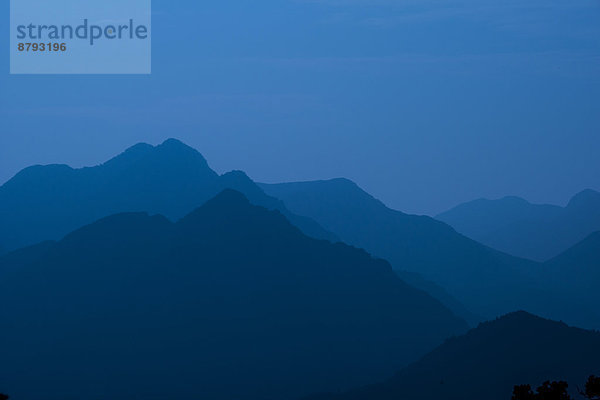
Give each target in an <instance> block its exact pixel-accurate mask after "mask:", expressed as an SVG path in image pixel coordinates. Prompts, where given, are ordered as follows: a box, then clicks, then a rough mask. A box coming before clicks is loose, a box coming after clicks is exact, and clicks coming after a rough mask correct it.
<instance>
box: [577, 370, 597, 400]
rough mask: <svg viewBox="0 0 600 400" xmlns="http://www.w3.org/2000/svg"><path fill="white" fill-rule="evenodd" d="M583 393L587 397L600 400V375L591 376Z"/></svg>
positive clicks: (591, 399)
mask: <svg viewBox="0 0 600 400" xmlns="http://www.w3.org/2000/svg"><path fill="white" fill-rule="evenodd" d="M581 394H582V395H583V396H584V397H585V398H586V399H590V400H600V376H594V375H592V376H590V377H589V378H588V380H587V382H586V384H585V392H583V393H581Z"/></svg>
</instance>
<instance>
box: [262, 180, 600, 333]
mask: <svg viewBox="0 0 600 400" xmlns="http://www.w3.org/2000/svg"><path fill="white" fill-rule="evenodd" d="M261 187H262V188H263V189H264V190H265V191H266V192H267V193H268V194H270V195H272V196H275V197H277V198H279V199H281V200H283V202H284V203H285V204H286V206H287V207H288V208H289V209H290V210H291V211H292V212H294V213H296V214H299V215H304V216H307V217H310V218H312V219H314V220H315V221H317V222H318V223H319V224H321V225H322V226H323V227H324V228H325V229H327V230H330V231H331V232H334V233H335V234H337V235H338V236H339V237H340V238H341V239H342V240H344V241H345V242H346V243H349V244H352V245H354V246H358V247H362V248H364V249H366V250H367V251H369V252H370V253H371V254H374V255H376V256H378V257H382V258H384V259H386V260H388V261H390V263H391V264H392V266H393V267H394V268H395V269H397V270H406V271H410V272H416V273H419V274H421V275H422V276H423V277H424V278H425V279H426V280H429V281H433V282H434V283H435V284H437V285H440V286H441V287H443V288H444V289H446V291H447V292H448V294H449V295H451V296H452V297H454V298H456V299H458V301H459V302H460V303H462V304H464V306H466V308H467V309H468V310H469V311H470V312H472V313H474V314H476V315H481V316H484V317H487V318H493V317H496V316H498V315H502V314H505V313H508V312H511V311H514V310H518V309H525V310H527V311H529V312H534V313H536V314H540V315H542V316H544V317H549V318H553V319H556V320H564V321H567V322H569V323H572V324H576V325H580V326H584V327H592V328H600V315H599V313H598V312H597V310H596V307H595V306H594V305H593V304H589V303H587V302H583V303H582V302H581V301H580V299H575V298H572V296H571V295H570V294H562V293H560V292H559V291H557V290H555V288H554V287H553V285H549V284H548V282H547V277H546V275H547V271H546V267H545V266H544V265H543V264H539V263H536V262H533V261H530V260H526V259H521V258H517V257H513V256H510V255H508V254H505V253H502V252H499V251H497V250H494V249H491V248H489V247H487V246H484V245H482V244H480V243H478V242H476V241H474V240H472V239H469V238H467V237H465V236H463V235H461V234H459V233H457V232H456V231H455V230H454V229H453V228H452V227H450V226H449V225H447V224H445V223H443V222H440V221H437V220H435V219H433V218H430V217H426V216H415V215H408V214H404V213H402V212H399V211H396V210H392V209H390V208H388V207H386V206H385V205H384V204H383V203H382V202H380V201H379V200H377V199H375V198H373V197H372V196H371V195H369V194H368V193H366V192H364V191H363V190H362V189H360V188H359V187H358V186H357V185H356V184H354V183H353V182H351V181H349V180H346V179H333V180H329V181H314V182H296V183H282V184H273V185H266V184H261ZM413 284H418V282H413ZM440 298H441V297H440ZM448 304H449V305H450V304H451V303H448ZM454 308H455V310H456V312H459V311H458V309H457V308H456V307H454ZM463 315H465V314H464V313H463Z"/></svg>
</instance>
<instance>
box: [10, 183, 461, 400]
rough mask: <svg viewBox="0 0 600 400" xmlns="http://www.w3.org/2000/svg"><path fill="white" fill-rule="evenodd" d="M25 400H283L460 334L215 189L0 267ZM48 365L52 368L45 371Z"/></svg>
mask: <svg viewBox="0 0 600 400" xmlns="http://www.w3.org/2000/svg"><path fill="white" fill-rule="evenodd" d="M0 302H2V303H3V304H5V306H4V307H2V308H0V319H1V320H2V321H3V329H2V330H0V352H2V354H3V360H4V361H3V363H0V376H1V377H2V379H1V380H2V385H3V390H5V389H6V390H7V391H8V392H10V393H11V395H13V396H14V398H15V399H16V400H18V399H37V400H59V399H60V400H63V399H65V398H82V397H90V398H92V397H94V398H112V399H118V400H120V399H129V398H135V397H136V396H137V397H138V398H144V399H163V398H171V397H177V398H178V399H183V400H187V399H190V400H191V399H195V398H198V397H202V398H203V399H209V400H213V399H214V400H217V399H218V400H221V399H222V400H226V399H231V398H237V399H251V400H263V399H265V398H277V399H292V398H296V397H298V396H300V395H306V394H309V393H310V392H314V391H320V390H322V389H323V388H328V389H334V388H338V387H341V388H344V387H345V388H349V387H350V386H351V385H353V384H355V383H356V382H364V383H367V382H369V381H371V380H376V379H378V377H379V379H381V378H383V377H385V375H386V374H389V373H391V372H392V371H393V370H394V369H396V368H398V367H399V366H401V365H403V364H406V363H408V362H410V361H411V360H413V359H415V358H416V357H418V356H420V355H422V354H423V353H425V352H426V351H428V349H429V348H431V347H433V346H434V345H436V344H437V343H439V342H440V341H442V340H443V339H445V338H446V337H448V336H451V335H453V334H457V333H460V332H463V331H465V330H466V329H467V325H466V323H465V322H464V321H462V320H461V319H460V318H457V317H456V316H455V315H453V314H452V313H451V312H450V311H449V310H448V309H446V308H445V307H444V306H442V305H441V303H439V302H438V301H437V300H435V299H434V298H432V297H431V296H429V295H428V294H426V293H425V292H423V291H421V290H418V289H415V288H413V287H412V286H410V285H408V284H406V283H405V282H403V281H402V280H400V279H399V278H398V277H397V276H396V275H395V274H394V273H393V271H392V269H391V266H390V265H389V263H387V262H386V261H384V260H381V259H375V258H373V257H372V256H371V255H369V254H368V253H367V252H365V251H364V250H362V249H356V248H354V247H351V246H348V245H345V244H342V243H335V244H334V243H331V242H329V241H327V240H317V239H314V238H311V237H308V236H306V235H305V234H304V233H302V232H301V231H300V230H299V229H298V228H297V227H295V226H294V225H293V224H292V223H290V222H289V221H288V220H287V219H286V218H285V216H284V215H283V214H282V213H281V212H279V211H278V210H268V209H266V208H264V207H260V206H256V205H253V204H251V203H250V202H249V200H247V198H246V197H245V196H243V195H242V194H240V193H239V192H237V191H233V190H224V191H222V192H220V193H219V194H218V195H217V196H215V197H214V198H213V199H211V200H209V201H207V202H206V203H205V204H204V205H202V206H201V207H198V208H196V209H195V210H193V211H192V212H190V213H189V214H188V215H186V216H184V217H182V218H181V219H179V220H178V221H176V222H171V221H170V220H169V219H167V218H166V217H163V216H161V215H152V214H149V213H147V212H135V213H131V212H130V213H120V214H116V215H112V216H108V217H104V218H102V219H100V220H98V221H96V222H94V223H92V224H88V225H86V226H84V227H81V228H79V229H77V230H75V231H73V232H71V233H69V234H68V235H66V236H65V237H64V238H63V239H62V240H60V241H58V242H46V243H45V244H43V245H38V246H34V247H30V248H28V249H20V250H17V251H16V252H13V253H10V254H8V255H6V256H3V257H0ZM50 366H52V368H49V367H50Z"/></svg>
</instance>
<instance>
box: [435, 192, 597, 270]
mask: <svg viewBox="0 0 600 400" xmlns="http://www.w3.org/2000/svg"><path fill="white" fill-rule="evenodd" d="M436 219H438V220H440V221H444V222H446V223H447V224H449V225H451V226H452V227H453V228H455V229H456V230H457V231H458V232H460V233H462V234H464V235H466V236H468V237H470V238H472V239H474V240H477V241H478V242H480V243H483V244H485V245H488V246H490V247H492V248H494V249H497V250H500V251H503V252H506V253H508V254H512V255H514V256H518V257H524V258H528V259H531V260H536V261H547V260H549V259H551V258H553V257H556V256H558V255H559V254H560V253H562V252H563V251H565V250H567V249H568V248H570V247H571V246H574V245H575V244H577V243H579V242H580V241H582V240H584V239H585V238H586V237H587V236H588V235H590V234H591V233H593V232H596V231H600V193H598V192H596V191H594V190H591V189H587V190H584V191H582V192H580V193H578V194H577V195H575V196H573V198H572V199H571V200H570V201H569V203H568V204H567V206H566V207H559V206H555V205H547V204H531V203H529V202H528V201H526V200H524V199H521V198H519V197H505V198H502V199H498V200H487V199H479V200H474V201H471V202H468V203H464V204H461V205H458V206H456V207H454V208H452V209H451V210H449V211H446V212H444V213H441V214H439V215H437V216H436Z"/></svg>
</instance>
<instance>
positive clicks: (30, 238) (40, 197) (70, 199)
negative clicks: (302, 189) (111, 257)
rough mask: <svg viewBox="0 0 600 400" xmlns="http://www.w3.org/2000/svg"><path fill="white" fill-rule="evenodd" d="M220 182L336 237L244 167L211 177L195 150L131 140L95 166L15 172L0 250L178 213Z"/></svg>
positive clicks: (4, 206) (3, 200)
mask: <svg viewBox="0 0 600 400" xmlns="http://www.w3.org/2000/svg"><path fill="white" fill-rule="evenodd" d="M227 188H230V189H235V190H238V191H240V192H242V193H244V195H245V196H246V197H247V198H248V199H249V200H250V201H251V202H252V203H254V204H257V205H261V206H264V207H267V208H269V209H276V210H279V211H281V212H282V213H283V214H284V215H285V216H286V217H287V218H288V219H289V220H290V221H292V222H293V223H294V224H295V225H296V226H298V227H299V228H300V229H301V230H302V231H303V232H305V233H306V234H308V235H310V236H313V237H316V238H325V239H330V240H336V239H337V238H336V236H335V235H333V234H331V233H330V232H326V231H325V230H324V229H323V228H321V227H320V226H319V225H318V224H317V223H316V222H314V221H311V220H310V219H308V218H306V217H300V216H297V215H293V214H292V213H290V212H289V210H287V209H286V208H285V206H284V205H283V203H281V201H279V200H277V199H275V198H272V197H270V196H267V195H265V193H264V192H263V191H262V190H261V189H260V188H259V187H258V186H256V185H255V184H254V182H252V180H251V179H250V178H248V177H247V176H246V175H245V174H244V173H243V172H241V171H232V172H229V173H226V174H224V175H218V174H217V173H216V172H214V171H213V170H212V169H211V168H210V167H209V166H208V164H207V162H206V160H205V159H204V157H202V155H201V154H200V153H199V152H198V151H196V150H194V149H193V148H191V147H189V146H186V145H185V144H183V143H181V142H180V141H178V140H175V139H169V140H167V141H165V142H164V143H162V144H160V145H158V146H151V145H149V144H145V143H140V144H137V145H135V146H133V147H130V148H129V149H127V150H126V151H125V152H123V153H122V154H120V155H118V156H117V157H115V158H113V159H111V160H109V161H107V162H106V163H104V164H102V165H99V166H95V167H88V168H80V169H73V168H71V167H69V166H67V165H45V166H41V165H37V166H32V167H29V168H26V169H24V170H22V171H21V172H19V173H18V174H17V175H16V176H14V177H13V178H12V179H10V180H9V181H8V182H6V183H5V184H4V185H2V186H0V250H3V251H4V252H7V251H10V250H15V249H17V248H19V247H23V246H26V245H31V244H35V243H37V242H40V241H43V240H56V239H60V238H62V237H63V236H64V235H65V234H67V233H68V232H70V231H72V230H74V229H77V228H79V227H81V226H83V225H85V224H89V223H92V222H94V221H95V220H97V219H99V218H102V217H106V216H108V215H111V214H115V213H119V212H136V211H139V212H149V213H159V214H162V215H164V216H166V217H168V218H170V219H178V218H181V217H183V216H184V215H186V214H187V213H189V212H190V211H192V210H193V209H194V208H196V207H198V206H199V205H201V204H203V203H204V202H205V201H207V200H208V199H210V198H212V197H214V196H215V195H216V194H218V193H219V192H220V191H222V190H223V189H227Z"/></svg>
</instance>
